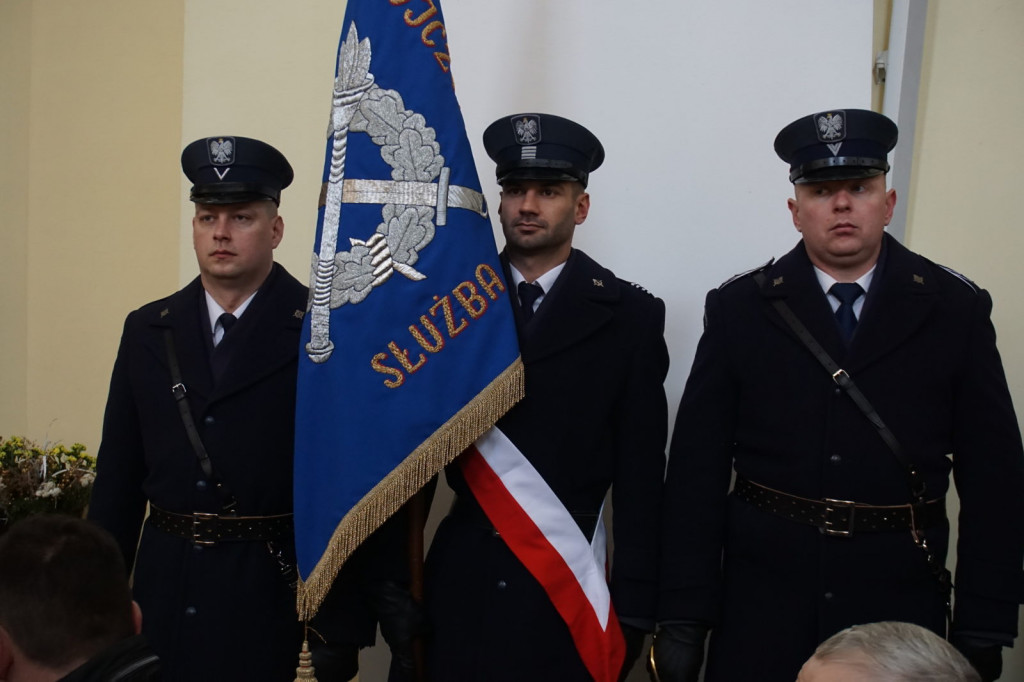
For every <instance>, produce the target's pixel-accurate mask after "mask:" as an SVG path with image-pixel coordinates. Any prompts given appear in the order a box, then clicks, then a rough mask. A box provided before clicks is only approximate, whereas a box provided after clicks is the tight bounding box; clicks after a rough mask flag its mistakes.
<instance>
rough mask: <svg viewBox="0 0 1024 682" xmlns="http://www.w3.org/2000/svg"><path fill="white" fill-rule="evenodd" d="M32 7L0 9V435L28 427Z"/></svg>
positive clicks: (13, 4)
mask: <svg viewBox="0 0 1024 682" xmlns="http://www.w3.org/2000/svg"><path fill="white" fill-rule="evenodd" d="M31 23H32V3H31V2H29V1H28V0H9V1H8V2H6V3H4V4H0V84H2V87H0V159H2V161H0V210H2V215H3V227H2V229H0V254H2V261H0V263H2V265H0V350H2V352H0V386H3V390H0V436H7V435H9V434H11V433H25V431H26V429H27V427H28V409H27V407H26V404H25V403H26V396H27V394H28V371H27V365H28V333H27V332H28V296H27V295H26V291H25V287H26V285H27V276H28V239H27V236H28V186H29V183H28V177H27V173H26V170H27V169H28V166H29V163H28V160H29V144H28V136H27V134H26V133H27V131H28V129H29V125H28V120H29V92H30V91H31V88H30V82H31V77H32V69H31V61H32V60H31V49H32V40H31V33H30V31H29V30H28V29H29V27H30V26H31Z"/></svg>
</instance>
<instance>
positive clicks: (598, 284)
mask: <svg viewBox="0 0 1024 682" xmlns="http://www.w3.org/2000/svg"><path fill="white" fill-rule="evenodd" d="M594 286H595V287H603V286H604V280H601V279H595V280H594Z"/></svg>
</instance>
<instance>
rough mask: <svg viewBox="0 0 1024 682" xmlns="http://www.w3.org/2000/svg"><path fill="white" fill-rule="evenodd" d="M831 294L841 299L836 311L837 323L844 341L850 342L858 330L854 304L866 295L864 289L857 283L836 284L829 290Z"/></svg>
mask: <svg viewBox="0 0 1024 682" xmlns="http://www.w3.org/2000/svg"><path fill="white" fill-rule="evenodd" d="M828 292H829V293H830V294H832V295H833V296H835V297H836V298H838V299H839V308H838V309H837V310H836V322H838V323H839V331H840V332H841V333H842V335H843V341H846V342H847V343H849V342H850V337H852V336H853V330H854V329H856V328H857V317H856V315H854V314H853V302H854V301H856V300H857V299H858V298H860V297H861V295H862V294H863V293H864V289H863V288H862V287H861V286H860V285H859V284H857V283H856V282H850V283H839V282H836V283H835V284H833V285H832V287H831V288H830V289H829V290H828Z"/></svg>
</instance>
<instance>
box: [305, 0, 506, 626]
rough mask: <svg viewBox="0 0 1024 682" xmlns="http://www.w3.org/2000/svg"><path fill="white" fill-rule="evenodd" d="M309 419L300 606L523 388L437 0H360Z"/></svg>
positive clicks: (318, 260)
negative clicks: (382, 0)
mask: <svg viewBox="0 0 1024 682" xmlns="http://www.w3.org/2000/svg"><path fill="white" fill-rule="evenodd" d="M323 181H324V184H323V190H322V191H321V197H320V210H319V217H318V220H317V229H316V244H315V246H314V256H313V267H312V274H311V278H310V279H311V285H310V287H311V289H312V298H311V303H310V309H309V312H308V314H307V315H306V321H305V327H304V331H303V339H302V348H301V349H300V353H299V379H298V381H299V383H298V399H297V405H296V419H295V540H296V547H297V553H298V566H299V574H300V577H301V579H302V582H301V584H300V591H299V602H298V604H299V611H300V616H301V617H303V618H309V617H312V616H313V614H315V613H316V610H317V608H318V607H319V605H320V603H321V601H322V600H323V597H324V596H325V595H326V593H327V590H328V589H329V588H330V585H331V582H332V581H333V580H334V578H335V577H336V576H337V573H338V570H339V569H340V568H341V566H342V564H343V563H344V562H345V561H346V559H347V558H348V557H349V556H350V555H351V553H352V552H353V551H354V550H355V549H356V547H358V546H359V544H360V543H361V542H362V541H363V540H364V539H366V537H367V536H368V535H369V534H370V533H372V532H373V531H374V530H375V529H376V528H377V527H379V526H380V525H381V524H382V523H383V522H384V521H385V520H386V519H387V518H388V517H389V516H391V515H392V514H393V513H394V512H395V511H397V510H398V508H399V507H401V506H402V504H404V503H405V502H406V501H407V500H408V499H409V498H410V497H411V496H412V495H413V494H415V492H416V491H417V490H419V489H420V488H421V487H422V486H423V485H424V484H425V483H427V482H428V481H429V480H430V479H431V478H432V477H433V476H434V475H435V474H437V473H438V472H439V471H440V470H441V469H442V468H443V467H444V466H445V465H446V464H448V463H449V462H451V461H452V460H453V459H454V458H455V457H456V456H457V455H458V454H459V453H460V452H462V450H464V449H465V448H466V447H467V446H468V445H470V444H471V443H472V442H473V441H474V440H475V439H476V438H477V437H478V436H479V435H481V434H482V433H483V432H484V431H486V430H487V428H489V427H490V426H491V425H492V424H493V423H494V422H495V421H496V420H497V419H498V418H499V417H501V415H502V414H504V413H505V412H506V411H507V410H508V409H509V408H510V407H511V406H512V405H513V404H515V402H516V401H517V400H519V399H520V398H521V397H522V392H523V370H522V363H521V361H520V360H519V349H518V346H517V342H516V332H515V323H514V321H513V317H512V307H511V305H510V304H509V302H508V295H509V292H508V289H507V288H506V285H505V282H504V278H503V275H502V272H501V266H500V265H499V262H498V256H497V249H496V247H495V243H494V235H493V232H492V230H491V225H490V221H489V219H488V216H487V206H486V203H485V201H484V197H483V194H482V193H481V190H480V180H479V177H478V176H477V172H476V168H475V166H474V164H473V156H472V152H471V150H470V146H469V141H468V139H467V138H466V131H465V125H464V123H463V120H462V114H461V112H460V110H459V105H458V102H457V101H456V98H455V90H454V86H453V82H452V75H451V71H450V58H449V54H448V44H447V32H446V30H445V26H444V19H443V17H442V15H441V8H440V4H439V2H438V0H432V2H428V3H425V4H424V3H416V4H415V5H413V4H412V3H411V2H410V0H390V1H389V2H381V1H380V0H376V1H370V0H349V2H348V5H347V8H346V11H345V21H344V25H343V27H342V39H341V43H340V46H339V48H338V65H337V70H336V76H335V82H334V92H333V103H332V109H331V118H330V123H329V127H328V137H327V143H326V158H325V161H324V173H323Z"/></svg>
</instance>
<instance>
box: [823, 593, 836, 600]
mask: <svg viewBox="0 0 1024 682" xmlns="http://www.w3.org/2000/svg"><path fill="white" fill-rule="evenodd" d="M833 596H834V595H833V594H832V593H831V592H826V593H825V601H832V597H833Z"/></svg>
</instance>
